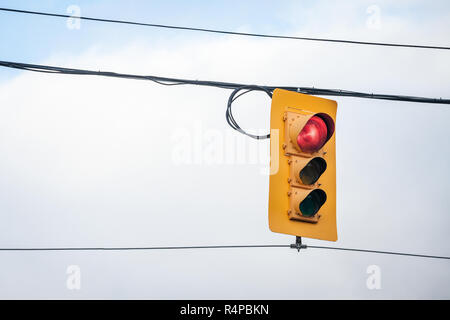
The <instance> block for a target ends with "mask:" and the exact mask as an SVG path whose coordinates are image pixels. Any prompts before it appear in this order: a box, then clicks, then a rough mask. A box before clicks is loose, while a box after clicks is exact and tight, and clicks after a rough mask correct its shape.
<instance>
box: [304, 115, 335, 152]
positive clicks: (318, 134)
mask: <svg viewBox="0 0 450 320" xmlns="http://www.w3.org/2000/svg"><path fill="white" fill-rule="evenodd" d="M333 132H334V122H333V120H332V119H331V118H330V117H329V116H328V115H326V114H318V115H315V116H313V117H312V118H311V119H309V120H308V122H307V123H306V124H305V126H304V127H303V129H302V130H301V131H300V133H299V134H298V136H297V144H298V146H299V147H300V149H301V150H302V151H303V152H306V153H314V152H317V151H319V150H320V149H321V148H322V147H323V146H324V144H325V143H326V142H327V141H328V139H329V138H330V137H331V136H332V135H333Z"/></svg>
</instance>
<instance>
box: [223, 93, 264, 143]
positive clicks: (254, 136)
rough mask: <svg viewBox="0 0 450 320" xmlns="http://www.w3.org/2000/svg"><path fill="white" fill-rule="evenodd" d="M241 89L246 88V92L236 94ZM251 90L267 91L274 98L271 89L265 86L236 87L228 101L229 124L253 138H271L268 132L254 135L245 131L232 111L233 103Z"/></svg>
mask: <svg viewBox="0 0 450 320" xmlns="http://www.w3.org/2000/svg"><path fill="white" fill-rule="evenodd" d="M241 90H245V91H244V92H242V93H240V94H238V95H236V94H237V93H238V92H239V91H241ZM250 91H263V92H265V93H267V95H268V96H269V97H270V98H271V99H272V91H270V90H269V89H267V88H265V87H260V86H242V87H239V88H236V89H234V90H233V92H232V93H231V95H230V97H229V98H228V103H227V111H226V113H225V117H226V119H227V122H228V124H229V125H230V127H232V128H233V129H234V130H236V131H239V132H240V133H242V134H245V135H246V136H248V137H250V138H253V139H257V140H260V139H268V138H270V134H266V135H264V136H259V135H254V134H250V133H247V132H246V131H244V130H243V129H242V128H241V127H240V126H239V125H238V123H237V122H236V120H235V119H234V117H233V113H232V111H231V105H232V103H233V102H234V101H235V100H236V99H237V98H239V97H240V96H242V95H244V94H246V93H248V92H250Z"/></svg>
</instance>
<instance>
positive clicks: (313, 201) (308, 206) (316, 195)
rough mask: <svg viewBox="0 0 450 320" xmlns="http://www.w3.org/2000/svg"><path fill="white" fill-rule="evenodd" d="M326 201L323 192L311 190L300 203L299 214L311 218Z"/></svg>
mask: <svg viewBox="0 0 450 320" xmlns="http://www.w3.org/2000/svg"><path fill="white" fill-rule="evenodd" d="M326 200H327V195H326V193H325V192H324V191H323V190H320V189H316V190H313V191H312V192H311V193H310V194H308V196H306V198H305V199H304V200H303V201H302V202H300V205H299V209H300V212H301V213H302V215H304V216H306V217H312V216H314V215H315V214H316V213H317V212H318V211H319V209H320V207H322V206H323V204H324V203H325V201H326Z"/></svg>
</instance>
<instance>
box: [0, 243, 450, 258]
mask: <svg viewBox="0 0 450 320" xmlns="http://www.w3.org/2000/svg"><path fill="white" fill-rule="evenodd" d="M244 248H294V249H295V245H288V244H287V245H285V244H259V245H258V244H254V245H210V246H164V247H60V248H58V247H47V248H0V251H148V250H195V249H244ZM308 248H309V249H328V250H340V251H351V252H361V253H376V254H387V255H396V256H408V257H416V258H429V259H443V260H450V257H446V256H436V255H425V254H415V253H405V252H393V251H379V250H368V249H353V248H340V247H324V246H309V245H302V249H308Z"/></svg>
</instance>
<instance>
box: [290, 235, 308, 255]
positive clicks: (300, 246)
mask: <svg viewBox="0 0 450 320" xmlns="http://www.w3.org/2000/svg"><path fill="white" fill-rule="evenodd" d="M306 248H307V246H306V244H302V237H295V243H292V244H291V249H297V251H298V252H300V249H306Z"/></svg>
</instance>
